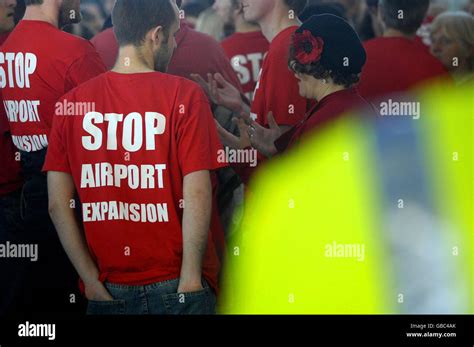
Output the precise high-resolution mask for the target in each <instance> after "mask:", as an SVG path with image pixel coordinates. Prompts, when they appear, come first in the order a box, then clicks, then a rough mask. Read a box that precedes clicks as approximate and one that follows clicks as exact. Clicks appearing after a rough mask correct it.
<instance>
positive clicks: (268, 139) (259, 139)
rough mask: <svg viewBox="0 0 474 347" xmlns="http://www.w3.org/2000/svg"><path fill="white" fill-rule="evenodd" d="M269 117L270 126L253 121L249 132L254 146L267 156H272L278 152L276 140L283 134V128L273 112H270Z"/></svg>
mask: <svg viewBox="0 0 474 347" xmlns="http://www.w3.org/2000/svg"><path fill="white" fill-rule="evenodd" d="M267 118H268V126H269V128H265V127H263V126H261V125H260V124H258V123H257V122H255V121H252V123H251V125H250V127H249V130H248V132H249V138H250V142H251V144H252V147H253V148H255V149H257V150H258V151H259V152H260V153H262V154H263V155H265V156H266V157H271V156H273V155H275V154H277V153H278V151H277V149H276V147H275V141H276V140H277V139H278V138H279V137H280V136H281V135H282V130H281V129H280V127H279V126H278V124H277V122H276V121H275V118H274V117H273V113H272V112H270V113H269V114H268V117H267Z"/></svg>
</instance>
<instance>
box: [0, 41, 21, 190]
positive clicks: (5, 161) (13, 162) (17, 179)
mask: <svg viewBox="0 0 474 347" xmlns="http://www.w3.org/2000/svg"><path fill="white" fill-rule="evenodd" d="M8 35H9V33H7V34H2V35H0V46H2V45H3V43H4V42H5V41H6V39H7V38H8ZM0 100H1V101H2V104H3V98H2V96H1V90H0ZM0 156H1V157H2V165H1V166H0V196H5V195H7V194H9V193H12V192H14V191H16V190H17V189H19V188H20V187H21V184H22V178H21V165H20V160H19V157H17V156H16V149H15V146H14V145H13V142H12V138H11V134H10V126H9V125H8V119H7V116H6V114H5V110H4V108H3V107H0ZM17 159H18V160H17Z"/></svg>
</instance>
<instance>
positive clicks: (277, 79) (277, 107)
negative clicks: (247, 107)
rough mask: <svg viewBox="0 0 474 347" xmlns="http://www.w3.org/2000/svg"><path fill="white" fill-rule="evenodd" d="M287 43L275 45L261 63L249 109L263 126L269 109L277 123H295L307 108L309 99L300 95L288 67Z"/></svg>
mask: <svg viewBox="0 0 474 347" xmlns="http://www.w3.org/2000/svg"><path fill="white" fill-rule="evenodd" d="M288 47H289V45H288V46H284V45H281V46H279V47H276V49H274V50H272V51H271V52H269V53H268V55H267V57H266V58H265V61H264V64H263V68H262V75H261V76H260V82H259V86H258V89H257V90H256V94H255V99H254V102H253V104H252V113H254V114H256V115H257V121H258V123H260V124H262V125H264V126H266V125H268V120H267V115H268V113H269V112H270V111H271V112H273V116H274V117H275V120H276V121H277V123H278V124H279V125H296V124H297V123H298V122H300V121H301V120H302V119H303V117H304V115H305V113H306V110H307V106H308V101H307V100H306V99H305V98H303V97H302V96H301V95H300V93H299V87H298V80H297V79H296V77H295V76H294V74H293V73H292V72H291V71H290V70H289V69H288V52H289V49H288Z"/></svg>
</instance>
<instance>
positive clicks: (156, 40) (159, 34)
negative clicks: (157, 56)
mask: <svg viewBox="0 0 474 347" xmlns="http://www.w3.org/2000/svg"><path fill="white" fill-rule="evenodd" d="M149 35H150V39H151V41H152V42H153V44H154V45H155V46H161V45H162V44H163V41H164V40H165V39H166V38H165V35H164V31H163V27H162V26H161V25H160V26H157V27H156V28H154V29H152V30H150V32H149Z"/></svg>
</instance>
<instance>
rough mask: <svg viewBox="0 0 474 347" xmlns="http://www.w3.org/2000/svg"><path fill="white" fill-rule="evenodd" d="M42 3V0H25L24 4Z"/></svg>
mask: <svg viewBox="0 0 474 347" xmlns="http://www.w3.org/2000/svg"><path fill="white" fill-rule="evenodd" d="M42 3H43V0H25V5H26V6H29V5H41V4H42Z"/></svg>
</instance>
